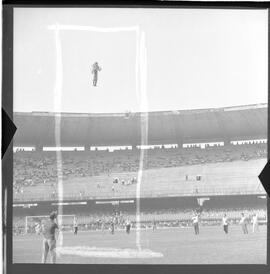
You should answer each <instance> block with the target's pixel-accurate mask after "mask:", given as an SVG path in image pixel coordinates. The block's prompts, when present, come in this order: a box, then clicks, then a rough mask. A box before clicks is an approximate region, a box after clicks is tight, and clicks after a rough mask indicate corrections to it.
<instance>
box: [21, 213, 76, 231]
mask: <svg viewBox="0 0 270 274" xmlns="http://www.w3.org/2000/svg"><path fill="white" fill-rule="evenodd" d="M75 218H76V215H58V216H57V224H58V226H59V228H60V229H61V231H68V230H72V228H73V223H74V220H75ZM48 219H49V216H47V215H41V216H26V217H25V234H28V233H36V232H37V227H38V226H39V225H40V224H41V222H42V221H45V220H48Z"/></svg>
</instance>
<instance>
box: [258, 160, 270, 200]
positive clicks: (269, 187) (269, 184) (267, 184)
mask: <svg viewBox="0 0 270 274" xmlns="http://www.w3.org/2000/svg"><path fill="white" fill-rule="evenodd" d="M269 177H270V161H268V162H267V164H266V165H265V167H264V168H263V170H262V172H261V174H260V175H259V179H260V181H261V183H262V185H263V187H264V189H265V191H266V192H267V194H268V197H270V181H269Z"/></svg>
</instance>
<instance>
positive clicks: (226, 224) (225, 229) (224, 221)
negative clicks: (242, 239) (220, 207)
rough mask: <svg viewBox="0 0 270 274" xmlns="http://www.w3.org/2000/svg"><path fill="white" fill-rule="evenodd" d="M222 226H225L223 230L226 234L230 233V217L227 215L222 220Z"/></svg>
mask: <svg viewBox="0 0 270 274" xmlns="http://www.w3.org/2000/svg"><path fill="white" fill-rule="evenodd" d="M222 225H223V230H224V232H225V233H226V234H228V232H229V222H228V217H227V215H226V214H224V216H223V218H222Z"/></svg>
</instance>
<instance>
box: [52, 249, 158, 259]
mask: <svg viewBox="0 0 270 274" xmlns="http://www.w3.org/2000/svg"><path fill="white" fill-rule="evenodd" d="M56 253H57V254H58V255H60V254H61V255H77V256H81V257H94V258H124V259H127V258H142V259H143V258H162V257H163V254H162V253H159V252H153V251H151V250H150V249H140V250H138V249H119V248H100V247H99V248H98V247H88V246H74V247H58V248H57V249H56Z"/></svg>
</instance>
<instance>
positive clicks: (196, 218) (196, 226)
mask: <svg viewBox="0 0 270 274" xmlns="http://www.w3.org/2000/svg"><path fill="white" fill-rule="evenodd" d="M200 214H201V213H199V212H195V213H194V215H193V216H192V218H191V220H192V223H193V227H194V232H195V235H198V234H199V233H200V231H199V219H200ZM248 223H249V218H248V217H247V216H245V214H244V213H241V219H240V221H239V224H240V225H241V228H242V231H243V233H244V234H248ZM251 223H252V232H253V233H254V232H256V231H257V232H258V231H259V223H258V214H257V213H254V214H253V215H252V218H251ZM222 227H223V230H224V232H225V234H228V233H229V220H228V217H227V214H226V213H225V214H224V215H223V217H222Z"/></svg>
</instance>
